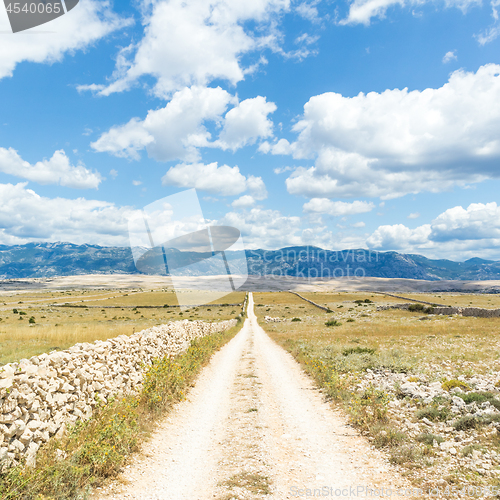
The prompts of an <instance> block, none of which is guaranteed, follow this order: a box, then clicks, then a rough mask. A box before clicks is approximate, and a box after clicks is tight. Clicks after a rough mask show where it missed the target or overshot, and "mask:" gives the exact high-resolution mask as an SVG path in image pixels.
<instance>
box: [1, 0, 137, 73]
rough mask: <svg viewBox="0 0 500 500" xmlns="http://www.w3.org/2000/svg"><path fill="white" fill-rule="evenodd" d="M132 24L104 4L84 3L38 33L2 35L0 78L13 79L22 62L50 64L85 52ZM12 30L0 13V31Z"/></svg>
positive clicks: (96, 0) (91, 0)
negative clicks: (102, 39)
mask: <svg viewBox="0 0 500 500" xmlns="http://www.w3.org/2000/svg"><path fill="white" fill-rule="evenodd" d="M130 24H132V21H131V20H130V19H123V18H120V17H119V16H117V15H116V14H115V13H113V11H112V9H111V4H110V2H109V1H107V0H85V1H81V2H80V3H79V4H78V6H77V7H76V8H75V9H73V10H72V11H71V12H69V13H68V14H66V15H64V16H61V17H59V18H57V19H54V20H53V21H51V22H50V28H49V27H47V31H52V32H55V33H43V31H44V29H45V26H42V27H41V28H38V29H37V30H33V31H31V30H28V31H26V32H20V33H16V34H15V35H10V36H9V35H5V34H4V35H2V50H1V51H0V78H4V77H8V76H12V74H13V72H14V69H15V67H16V66H17V65H18V64H19V63H21V62H25V61H27V62H34V63H46V64H52V63H55V62H59V61H61V60H62V59H63V57H64V55H65V54H68V53H69V54H72V53H74V52H75V51H77V50H82V49H85V48H86V47H88V46H90V45H92V44H93V43H95V42H96V41H98V40H100V39H101V38H103V37H105V36H106V35H109V34H110V33H112V32H113V31H116V30H118V29H121V28H123V27H125V26H129V25H130ZM10 30H11V28H10V24H9V19H8V17H7V11H6V10H5V9H4V8H1V9H0V31H2V32H4V33H5V32H9V31H10Z"/></svg>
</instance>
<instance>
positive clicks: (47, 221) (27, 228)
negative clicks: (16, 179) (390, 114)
mask: <svg viewBox="0 0 500 500" xmlns="http://www.w3.org/2000/svg"><path fill="white" fill-rule="evenodd" d="M26 184H27V183H26V182H24V183H18V184H0V199H1V200H2V203H1V204H0V242H1V243H3V244H7V245H16V244H24V243H28V242H30V241H69V242H72V243H77V244H85V243H92V244H99V245H118V246H127V245H128V233H127V217H128V216H129V215H130V214H132V213H133V212H134V211H133V210H132V209H131V208H128V207H117V206H116V205H114V204H113V203H109V202H106V201H100V200H87V199H85V198H77V199H74V200H72V199H68V198H48V197H45V196H40V195H38V194H37V193H36V192H35V191H33V190H31V189H26Z"/></svg>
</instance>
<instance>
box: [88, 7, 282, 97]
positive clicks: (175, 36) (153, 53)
mask: <svg viewBox="0 0 500 500" xmlns="http://www.w3.org/2000/svg"><path fill="white" fill-rule="evenodd" d="M142 4H143V7H144V9H143V12H144V13H145V17H144V20H143V23H144V25H145V30H144V37H143V38H142V39H141V40H140V41H139V42H138V43H137V44H136V45H135V44H134V45H131V46H129V47H126V48H124V49H123V50H122V51H121V53H120V55H119V57H118V59H117V66H116V70H115V72H114V75H113V78H112V80H113V81H112V82H111V83H110V84H109V85H95V84H94V85H90V86H82V87H81V88H82V89H85V88H87V89H90V90H94V91H97V92H99V93H100V94H101V95H109V94H111V93H113V92H121V91H123V90H126V89H128V88H130V86H131V85H133V84H134V83H135V82H137V80H138V79H139V78H141V77H142V76H143V75H150V76H152V77H153V78H155V80H156V84H155V87H154V91H155V93H156V95H158V96H161V97H168V96H169V95H170V94H171V93H172V92H174V91H176V90H179V89H181V88H183V87H185V86H191V85H201V86H205V85H208V84H209V83H210V82H211V81H213V80H215V79H222V80H225V81H227V82H229V83H231V84H233V85H235V84H236V83H237V82H239V81H241V80H243V79H244V77H245V74H246V73H248V72H251V71H253V70H255V68H256V67H257V66H258V64H259V63H257V66H255V65H252V64H249V65H244V64H243V63H242V56H243V55H245V54H250V53H252V52H256V51H260V50H262V49H263V48H265V47H271V48H272V49H276V48H277V45H278V39H279V34H278V33H277V32H276V28H275V26H276V23H277V21H278V16H279V15H280V14H282V13H283V12H286V11H288V10H289V7H290V1H289V0H254V1H252V2H245V1H229V0H170V1H155V2H150V1H149V0H142ZM149 7H151V8H149ZM251 23H253V24H254V26H256V27H257V29H251V28H249V27H248V25H249V24H251ZM258 33H262V35H258Z"/></svg>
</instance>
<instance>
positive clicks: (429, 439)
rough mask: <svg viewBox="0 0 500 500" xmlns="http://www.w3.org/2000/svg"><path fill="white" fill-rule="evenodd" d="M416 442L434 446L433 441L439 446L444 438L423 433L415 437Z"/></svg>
mask: <svg viewBox="0 0 500 500" xmlns="http://www.w3.org/2000/svg"><path fill="white" fill-rule="evenodd" d="M417 441H419V442H420V443H424V444H427V445H429V446H432V445H433V444H434V441H436V442H437V443H438V444H439V443H442V442H443V441H444V438H442V437H441V436H437V435H436V434H431V433H428V432H424V433H423V434H420V435H418V436H417Z"/></svg>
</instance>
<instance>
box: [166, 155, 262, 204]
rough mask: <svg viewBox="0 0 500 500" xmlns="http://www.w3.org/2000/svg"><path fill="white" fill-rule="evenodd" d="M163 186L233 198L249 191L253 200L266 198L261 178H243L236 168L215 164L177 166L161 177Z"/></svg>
mask: <svg viewBox="0 0 500 500" xmlns="http://www.w3.org/2000/svg"><path fill="white" fill-rule="evenodd" d="M162 183H163V185H168V186H178V187H185V188H196V189H200V190H202V191H207V192H209V193H216V194H219V195H221V196H235V195H238V194H241V193H243V192H244V191H247V190H248V191H249V192H250V194H251V195H252V196H253V198H254V199H258V200H262V199H264V198H266V197H267V191H266V187H265V185H264V182H263V181H262V178H261V177H255V176H252V175H251V176H249V177H248V178H247V177H245V176H244V175H243V174H242V173H241V172H240V169H239V168H238V167H229V166H228V165H221V166H220V167H219V166H218V164H217V162H214V163H209V164H204V163H191V164H185V163H184V164H179V165H176V166H175V167H171V168H170V169H169V170H168V171H167V173H166V174H165V175H164V176H163V177H162Z"/></svg>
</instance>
